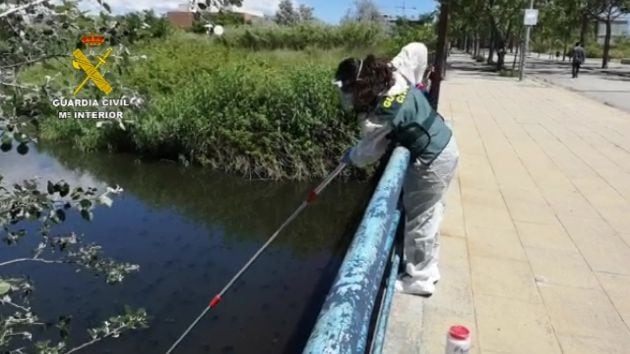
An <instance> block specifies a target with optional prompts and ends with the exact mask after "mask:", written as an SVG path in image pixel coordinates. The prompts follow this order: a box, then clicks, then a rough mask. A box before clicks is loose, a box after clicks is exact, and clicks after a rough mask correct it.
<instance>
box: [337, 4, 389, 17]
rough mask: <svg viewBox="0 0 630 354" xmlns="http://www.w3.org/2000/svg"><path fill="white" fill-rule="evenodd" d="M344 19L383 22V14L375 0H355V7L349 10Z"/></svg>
mask: <svg viewBox="0 0 630 354" xmlns="http://www.w3.org/2000/svg"><path fill="white" fill-rule="evenodd" d="M343 21H344V22H348V21H365V22H382V21H383V15H382V14H381V12H380V11H379V9H378V6H377V5H376V3H375V2H374V1H373V0H354V9H350V10H348V13H346V16H345V17H344V19H343Z"/></svg>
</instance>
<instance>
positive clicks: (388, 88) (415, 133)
mask: <svg viewBox="0 0 630 354" xmlns="http://www.w3.org/2000/svg"><path fill="white" fill-rule="evenodd" d="M426 68H427V48H426V46H425V45H424V44H422V43H411V44H409V45H407V46H405V47H404V48H403V49H402V51H401V52H400V54H398V55H397V56H396V57H395V58H394V59H393V60H392V61H391V62H387V61H383V60H378V59H376V58H375V57H374V56H372V55H370V56H368V57H367V58H365V59H364V60H361V59H357V58H349V59H346V60H344V61H342V62H341V63H340V64H339V67H338V68H337V72H336V75H335V76H336V77H335V84H336V85H337V86H338V87H339V89H340V92H341V99H342V106H343V108H344V109H345V110H346V111H353V112H356V113H357V114H358V118H359V125H360V128H361V140H360V141H359V142H358V143H357V144H356V145H355V146H354V147H352V148H350V149H348V150H347V151H346V152H345V154H344V156H343V157H342V159H341V161H342V162H345V163H348V164H352V165H354V166H358V167H363V166H366V165H368V164H371V163H373V162H376V161H377V160H378V159H379V158H380V157H381V156H382V155H383V154H384V153H385V152H386V150H387V148H388V146H389V145H390V144H391V143H395V144H399V145H402V146H405V147H406V148H408V149H409V151H410V153H411V164H410V166H409V169H408V172H407V175H406V176H405V181H404V184H403V204H404V211H405V218H406V220H405V237H404V254H403V264H404V269H405V273H404V274H402V275H401V276H400V277H399V279H398V281H397V283H396V289H397V291H401V292H404V293H409V294H417V295H425V296H427V295H431V294H433V292H434V291H435V283H437V281H438V280H439V279H440V272H439V269H438V253H439V241H438V235H439V228H440V223H441V221H442V218H443V214H444V195H445V193H446V191H447V189H448V186H449V184H450V182H451V180H452V179H453V176H454V175H455V171H456V168H457V164H458V160H459V151H458V148H457V144H456V142H455V138H454V137H453V134H452V131H451V129H450V127H449V126H448V125H447V123H446V122H445V121H444V119H443V118H442V117H441V116H440V115H439V114H438V113H437V112H436V111H435V110H434V109H433V108H432V107H431V105H430V104H429V102H428V100H427V98H426V97H425V95H424V94H423V93H422V92H421V91H420V89H418V88H417V87H416V85H418V84H419V83H420V82H421V81H422V80H423V76H424V75H425V74H426V71H427V70H426Z"/></svg>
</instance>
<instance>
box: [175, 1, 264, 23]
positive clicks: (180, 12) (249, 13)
mask: <svg viewBox="0 0 630 354" xmlns="http://www.w3.org/2000/svg"><path fill="white" fill-rule="evenodd" d="M224 11H227V12H231V13H234V14H238V15H240V16H242V17H243V23H249V22H256V21H262V20H263V19H264V17H265V15H264V14H263V13H262V12H261V11H255V10H249V9H243V8H239V7H236V6H229V7H227V8H226V9H224ZM209 12H210V13H217V12H219V9H218V8H216V7H213V6H212V7H210V9H209ZM166 17H167V18H168V20H169V21H170V22H171V23H172V24H173V25H175V26H177V27H179V28H190V27H192V25H193V22H194V13H193V12H190V10H189V7H188V4H181V5H179V6H178V9H177V10H174V11H169V12H167V13H166Z"/></svg>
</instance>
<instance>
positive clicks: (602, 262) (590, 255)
mask: <svg viewBox="0 0 630 354" xmlns="http://www.w3.org/2000/svg"><path fill="white" fill-rule="evenodd" d="M559 218H560V221H561V222H562V224H563V226H564V227H565V228H566V230H567V231H568V233H569V235H570V236H571V239H573V241H574V243H575V245H576V246H577V248H578V249H579V250H580V252H581V253H582V254H583V255H584V258H585V259H586V261H587V262H588V264H589V265H590V266H591V268H592V269H593V270H594V271H602V272H609V273H619V274H627V275H630V267H629V263H630V247H628V245H627V244H626V243H625V241H624V240H623V239H622V238H621V237H619V236H618V235H617V234H616V232H615V231H614V230H613V229H611V228H610V226H609V225H608V224H607V223H606V222H605V221H604V220H602V219H599V218H580V217H573V216H564V215H559Z"/></svg>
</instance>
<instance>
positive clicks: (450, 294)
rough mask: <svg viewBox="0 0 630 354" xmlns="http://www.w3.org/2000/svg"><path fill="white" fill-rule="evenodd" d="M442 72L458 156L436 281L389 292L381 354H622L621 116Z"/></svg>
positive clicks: (625, 182) (628, 243)
mask: <svg viewBox="0 0 630 354" xmlns="http://www.w3.org/2000/svg"><path fill="white" fill-rule="evenodd" d="M483 75H484V74H478V73H474V72H463V71H460V72H451V73H450V74H449V78H448V81H446V82H445V83H444V88H443V93H442V94H443V97H442V99H441V107H440V110H441V111H442V113H443V114H444V115H445V116H446V117H448V118H449V119H451V120H452V121H453V124H454V128H455V134H456V137H457V140H458V143H459V146H460V149H461V156H462V157H461V164H460V169H459V175H458V178H457V180H456V181H455V182H454V185H453V186H452V188H451V190H450V193H449V195H448V206H447V218H446V221H445V223H444V225H443V228H442V233H443V235H442V239H441V242H442V255H441V258H442V260H441V271H442V275H443V277H442V280H441V282H440V283H439V284H438V289H437V293H436V294H435V295H434V296H433V297H431V298H429V299H426V300H425V299H422V298H420V297H415V296H409V295H401V294H397V295H396V297H395V299H394V306H393V310H392V311H393V312H392V316H391V319H390V322H389V329H388V339H387V341H386V346H385V349H386V351H385V352H386V353H388V354H392V353H395V354H398V353H400V354H403V353H404V354H409V353H423V354H441V353H443V352H444V343H445V335H446V331H447V329H448V327H449V326H450V325H452V324H457V323H461V324H465V325H467V326H469V327H470V328H471V329H472V331H473V332H472V333H473V338H474V347H473V350H472V352H473V353H483V354H493V353H523V354H533V353H536V354H546V353H551V354H554V353H568V354H578V353H579V354H582V353H583V354H599V353H601V354H614V353H618V354H628V353H630V328H629V326H630V113H626V112H623V111H620V110H617V109H615V108H612V107H609V106H606V105H604V104H601V103H598V102H596V101H593V100H590V99H588V98H585V97H583V96H580V95H579V94H577V93H574V92H571V91H568V90H565V89H563V88H559V87H556V86H550V85H547V84H544V83H540V82H534V81H529V80H526V81H524V82H523V83H518V82H517V81H515V80H514V79H510V78H499V77H496V76H483Z"/></svg>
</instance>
